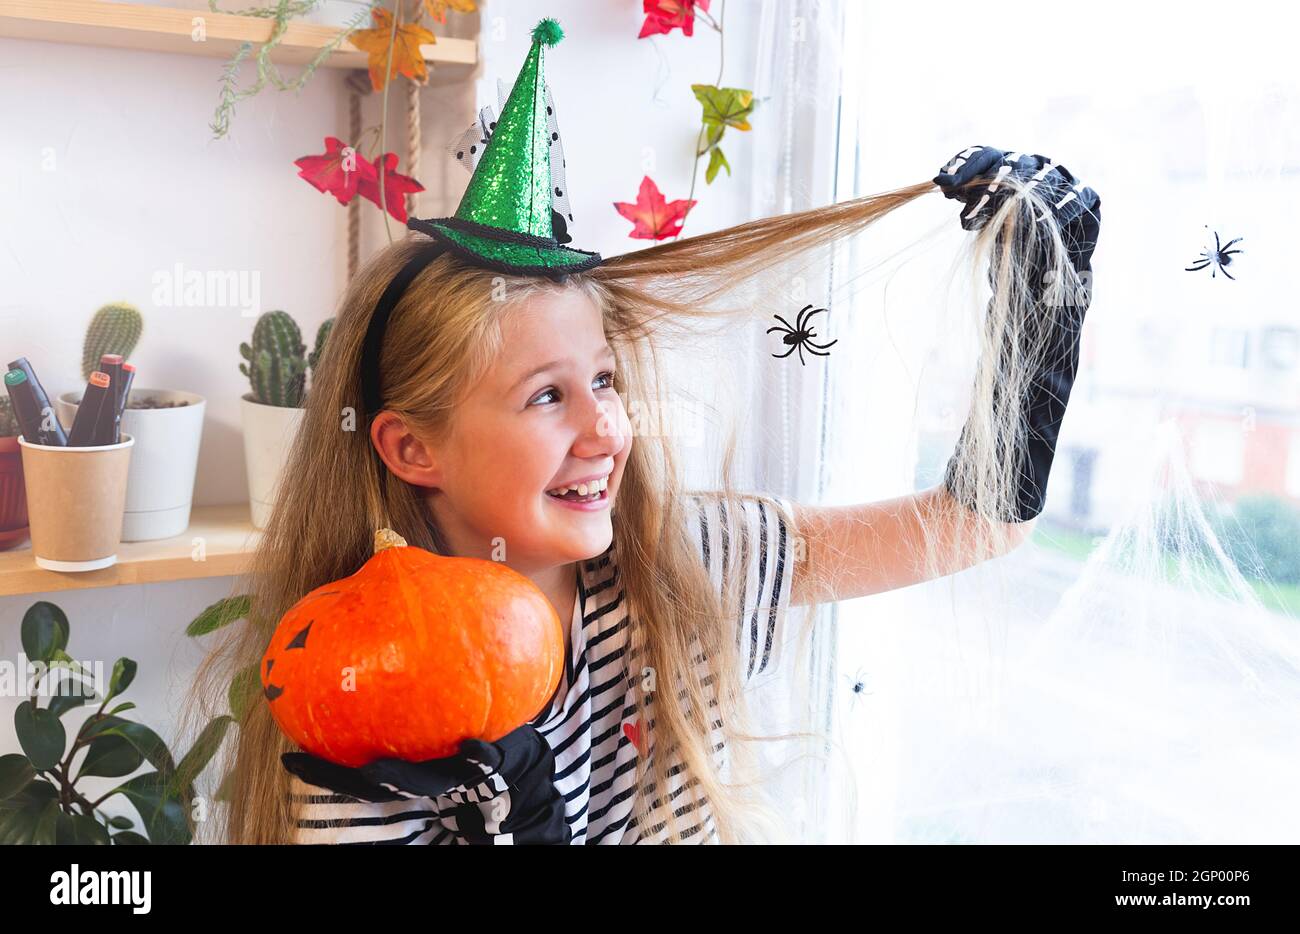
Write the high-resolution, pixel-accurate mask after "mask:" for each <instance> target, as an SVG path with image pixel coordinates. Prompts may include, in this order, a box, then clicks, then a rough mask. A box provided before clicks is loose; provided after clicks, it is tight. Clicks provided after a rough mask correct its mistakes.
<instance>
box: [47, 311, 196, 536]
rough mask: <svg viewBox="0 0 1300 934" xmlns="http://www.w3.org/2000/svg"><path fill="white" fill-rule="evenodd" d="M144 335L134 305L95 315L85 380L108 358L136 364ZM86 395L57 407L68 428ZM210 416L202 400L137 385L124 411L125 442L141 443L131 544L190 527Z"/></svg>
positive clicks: (129, 515) (130, 495)
mask: <svg viewBox="0 0 1300 934" xmlns="http://www.w3.org/2000/svg"><path fill="white" fill-rule="evenodd" d="M143 330H144V320H143V319H142V318H141V316H140V312H139V311H138V310H137V309H136V308H135V307H134V306H132V305H129V304H127V303H126V302H114V303H111V304H108V305H105V306H103V307H102V308H100V309H99V310H98V311H97V312H95V315H94V317H93V318H91V321H90V326H89V327H88V328H87V329H86V339H85V342H84V344H83V345H82V354H81V377H82V379H83V380H85V379H89V378H90V374H91V373H92V372H93V371H94V370H97V369H99V360H100V357H101V356H103V355H104V354H106V353H115V354H120V355H121V356H122V359H123V360H128V359H129V357H130V355H131V352H132V351H133V350H135V346H136V344H137V343H138V342H139V340H140V335H141V333H142V332H143ZM137 375H143V376H144V378H145V379H146V380H147V379H148V378H149V377H148V374H137ZM81 393H82V390H80V389H78V390H76V391H73V392H65V393H63V394H62V395H60V396H59V398H58V400H57V401H56V403H55V404H56V406H57V407H58V409H59V418H60V420H61V421H62V422H63V424H64V426H65V427H66V426H69V425H71V424H72V420H73V419H74V418H75V417H76V414H77V406H78V405H79V404H80V403H81ZM206 408H207V400H205V399H204V398H203V397H202V396H200V395H198V394H197V393H193V392H187V391H185V390H181V389H149V388H145V386H142V385H141V384H140V383H139V382H133V383H132V384H131V391H130V392H129V393H128V395H127V400H126V407H125V408H124V409H123V411H122V434H124V435H130V436H131V437H132V438H134V439H135V446H134V448H133V450H132V453H131V472H130V474H129V476H128V478H127V485H126V511H125V513H124V514H123V516H122V540H123V541H126V542H142V541H151V540H153V539H158V538H172V537H174V536H176V535H180V534H181V533H183V532H184V531H185V529H186V528H187V527H188V526H189V524H190V507H191V505H192V503H193V500H194V477H195V474H196V472H197V470H198V463H199V442H200V440H201V438H202V436H203V416H204V412H205V410H206Z"/></svg>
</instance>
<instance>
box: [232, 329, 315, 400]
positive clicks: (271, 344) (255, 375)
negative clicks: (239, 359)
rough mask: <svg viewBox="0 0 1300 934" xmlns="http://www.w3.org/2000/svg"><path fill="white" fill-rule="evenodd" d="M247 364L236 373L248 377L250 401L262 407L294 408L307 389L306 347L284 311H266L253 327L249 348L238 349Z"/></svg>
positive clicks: (242, 365)
mask: <svg viewBox="0 0 1300 934" xmlns="http://www.w3.org/2000/svg"><path fill="white" fill-rule="evenodd" d="M239 353H240V355H241V356H243V358H244V359H245V360H246V361H247V362H246V363H241V364H239V372H241V373H243V374H244V375H245V376H247V377H248V381H249V383H251V384H252V387H253V398H254V399H256V400H257V401H258V402H260V403H262V404H263V405H279V406H284V407H286V408H298V407H300V406H301V405H302V399H303V392H304V390H305V389H306V385H307V359H306V356H305V354H306V353H307V346H306V345H305V344H304V343H303V342H302V332H301V331H300V330H299V329H298V325H297V323H296V322H295V321H294V320H293V318H292V317H291V316H290V315H289V313H288V312H287V311H268V312H266V313H264V314H263V315H262V316H261V317H260V318H258V319H257V324H256V325H254V326H253V345H252V346H251V347H250V346H249V345H248V344H242V343H241V344H240V345H239Z"/></svg>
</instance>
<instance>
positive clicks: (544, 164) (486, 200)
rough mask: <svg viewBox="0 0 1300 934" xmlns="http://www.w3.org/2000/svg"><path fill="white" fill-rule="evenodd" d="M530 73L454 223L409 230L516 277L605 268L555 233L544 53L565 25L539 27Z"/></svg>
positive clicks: (520, 82)
mask: <svg viewBox="0 0 1300 934" xmlns="http://www.w3.org/2000/svg"><path fill="white" fill-rule="evenodd" d="M532 36H533V44H532V48H530V49H529V51H528V57H527V58H526V59H524V66H523V68H522V69H520V71H519V77H518V78H516V79H515V85H514V88H513V90H511V92H510V97H509V98H508V99H507V100H506V102H505V105H504V106H503V107H502V109H501V115H500V116H499V117H498V118H497V120H496V126H495V129H494V130H493V131H492V134H491V137H490V138H489V139H488V141H487V147H486V148H485V149H484V150H483V154H482V155H481V156H480V157H479V161H478V164H477V166H476V167H475V168H474V174H473V176H472V177H471V178H470V182H469V187H468V188H466V189H465V195H464V197H462V198H461V201H460V206H459V207H458V208H457V209H456V214H455V216H453V217H438V218H430V219H427V220H421V219H419V218H410V219H409V220H407V222H406V226H407V227H409V228H410V229H412V230H418V231H420V232H421V233H425V234H428V235H429V236H430V237H433V238H435V239H437V240H439V241H440V242H442V243H443V244H445V245H446V247H447V248H448V249H449V250H450V251H451V252H452V253H454V254H456V255H457V256H458V257H460V258H461V259H463V260H465V261H467V262H469V263H471V264H473V265H475V266H483V267H486V268H488V269H496V270H500V271H502V272H509V273H514V274H516V275H545V276H550V277H551V278H556V279H561V278H563V277H564V276H565V275H567V274H569V273H574V272H581V271H582V270H584V269H591V268H593V267H595V266H598V265H600V263H601V262H602V259H601V256H600V254H599V253H592V252H588V251H586V250H576V249H572V248H570V247H566V246H563V245H561V244H560V243H559V241H557V240H556V238H555V232H554V228H553V227H552V220H551V217H552V215H551V210H552V207H551V206H552V180H551V144H552V143H553V142H554V139H553V137H552V135H551V133H550V131H549V129H548V124H547V116H548V115H547V106H546V85H545V81H544V80H543V77H542V75H543V63H544V56H543V49H544V48H546V47H549V46H553V45H555V44H556V43H558V42H559V41H560V40H561V39H562V38H564V32H563V31H562V30H561V29H560V24H559V23H557V22H556V21H555V20H553V19H543V20H542V21H541V22H539V23H538V24H537V25H536V26H534V27H533V33H532Z"/></svg>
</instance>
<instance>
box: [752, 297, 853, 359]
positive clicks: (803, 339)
mask: <svg viewBox="0 0 1300 934" xmlns="http://www.w3.org/2000/svg"><path fill="white" fill-rule="evenodd" d="M809 308H812V305H804V306H803V309H802V310H801V311H800V312H799V317H798V319H796V320H797V321H798V322H799V327H797V328H792V327H790V322H788V321H786V320H785V319H784V318H782V317H781V316H780V315H777V314H774V315H772V317H773V318H775V319H776V320H777V321H780V322H781V324H784V325H785V327H780V326H779V325H773V326H772V327H770V328H768V329H767V333H768V334H771V333H772V332H773V331H784V332H785V336H784V337H782V338H781V343H783V344H789V345H790V349H789V350H787V351H786V352H785V353H774V354H772V356H774V357H788V356H790V354H792V353H794V352H795V351H796V350H798V351H799V363H800V364H802V365H804V366H807V365H808V364H807V361H805V360H804V358H803V349H804V346H805V345H806V346H807V347H808V352H809V353H815V354H817V355H818V356H819V357H829V356H830V354H829V353H823V351H825V349H826V348H827V347H831V346H833V345H835V344H838V343H839V342H840V341H839V338H836V339H835V340H833V341H831V342H830V343H829V344H814V343H813V342H812V341H810V340H809V339H808V338H810V337H816V336H817V332H816V331H814V330H813V329H812V328H808V327H805V325H806V319H807V318H811V317H812V316H813V315H815V314H817V312H819V311H826V309H825V308H815V309H813V310H812V311H809V310H808V309H809ZM814 347H816V348H818V349H817V350H813V348H814Z"/></svg>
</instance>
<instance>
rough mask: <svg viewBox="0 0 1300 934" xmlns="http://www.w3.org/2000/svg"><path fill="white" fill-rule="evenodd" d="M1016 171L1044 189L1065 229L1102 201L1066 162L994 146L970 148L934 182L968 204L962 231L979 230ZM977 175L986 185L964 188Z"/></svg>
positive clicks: (1008, 188)
mask: <svg viewBox="0 0 1300 934" xmlns="http://www.w3.org/2000/svg"><path fill="white" fill-rule="evenodd" d="M1013 173H1014V175H1015V176H1016V178H1018V179H1021V180H1022V181H1025V182H1028V183H1029V185H1030V187H1040V186H1041V187H1042V188H1043V189H1045V190H1044V191H1043V192H1042V194H1043V196H1044V197H1045V198H1046V199H1047V201H1048V203H1049V204H1051V205H1052V210H1053V212H1054V213H1055V214H1056V217H1057V220H1058V221H1059V222H1060V225H1061V226H1062V227H1067V226H1069V225H1071V224H1073V223H1074V222H1075V221H1076V220H1078V219H1079V218H1080V217H1081V216H1083V215H1085V214H1087V213H1089V212H1091V211H1092V210H1093V209H1094V208H1095V207H1097V206H1098V205H1099V204H1100V201H1101V199H1100V198H1098V197H1097V193H1096V192H1095V191H1093V190H1092V189H1091V188H1088V187H1087V186H1086V185H1084V184H1083V183H1082V182H1080V181H1079V180H1078V179H1076V178H1075V177H1074V175H1073V174H1071V172H1070V170H1069V169H1067V168H1066V167H1065V166H1063V165H1055V164H1053V163H1052V160H1051V159H1049V158H1048V157H1047V156H1040V155H1038V154H1037V153H1034V154H1028V153H1022V152H1012V153H1007V152H1003V151H1002V150H1001V149H995V148H993V147H992V146H968V147H966V148H965V149H963V150H962V151H961V152H959V153H957V155H955V156H953V157H952V160H951V161H949V162H948V164H947V165H945V166H944V167H943V168H942V169H940V170H939V174H938V175H936V176H935V177H934V183H935V184H936V185H938V186H939V187H940V188H941V189H943V193H944V197H946V198H955V199H957V200H959V201H961V202H962V203H963V204H964V205H965V206H966V207H965V210H963V211H962V216H961V226H962V229H963V230H979V229H980V228H981V227H983V226H984V224H985V223H986V222H987V221H988V219H989V218H990V217H991V216H992V215H993V213H994V212H995V211H996V210H997V209H998V208H999V207H1000V206H1001V205H1002V201H1003V199H1004V198H1005V197H1006V196H1007V194H1008V193H1009V192H1010V191H1011V188H1010V186H1007V185H1003V184H1002V180H1003V179H1004V178H1005V177H1006V176H1008V175H1011V174H1013ZM977 179H986V180H987V184H986V185H976V186H974V187H971V188H966V189H962V188H961V186H962V185H964V184H966V183H968V182H972V181H975V180H977Z"/></svg>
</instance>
